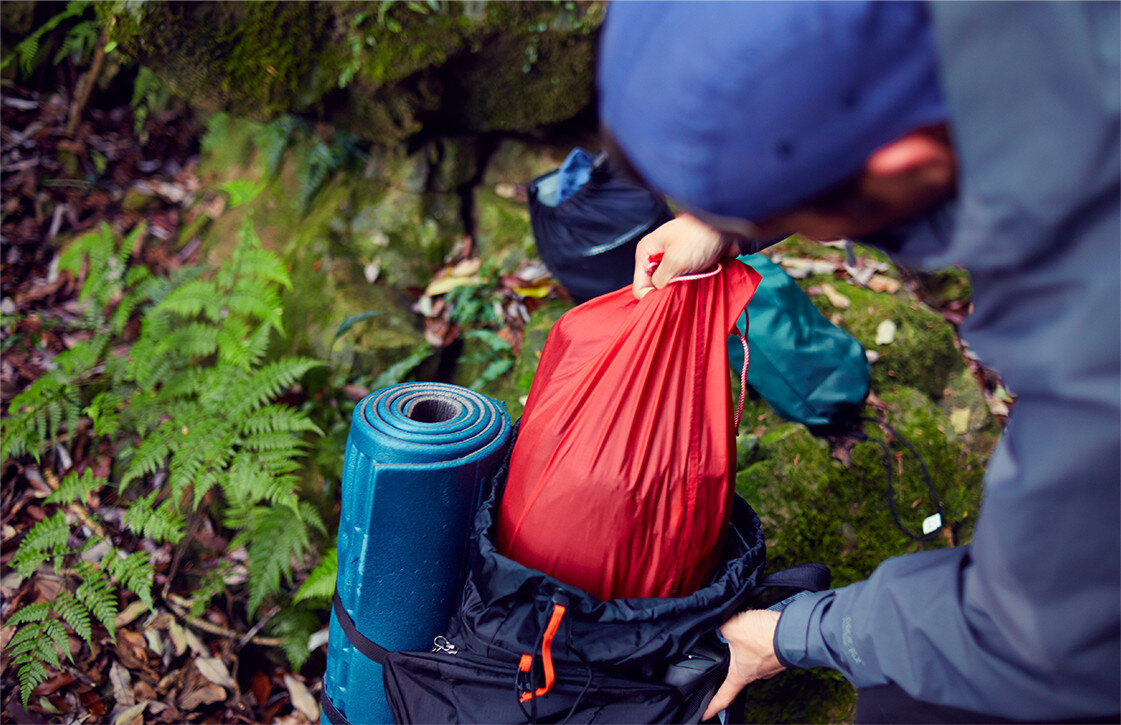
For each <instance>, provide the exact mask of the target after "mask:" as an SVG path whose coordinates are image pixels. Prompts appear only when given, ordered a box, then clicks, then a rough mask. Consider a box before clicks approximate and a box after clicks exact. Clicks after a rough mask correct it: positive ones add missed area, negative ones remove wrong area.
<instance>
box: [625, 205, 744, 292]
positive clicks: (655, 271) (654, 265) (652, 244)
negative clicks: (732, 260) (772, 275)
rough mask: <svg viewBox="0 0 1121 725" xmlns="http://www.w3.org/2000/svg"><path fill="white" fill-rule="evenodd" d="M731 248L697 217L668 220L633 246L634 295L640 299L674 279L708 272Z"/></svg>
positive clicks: (724, 239) (729, 244)
mask: <svg viewBox="0 0 1121 725" xmlns="http://www.w3.org/2000/svg"><path fill="white" fill-rule="evenodd" d="M734 246H735V245H734V244H732V243H730V242H729V241H728V238H727V237H726V236H725V235H723V234H722V233H720V232H719V231H717V230H715V229H713V228H712V227H710V226H708V225H706V224H704V223H703V222H701V221H700V220H699V219H697V218H696V217H693V216H690V215H688V214H683V215H681V216H679V217H677V218H676V219H673V220H671V221H668V222H666V223H665V224H663V225H662V226H660V227H658V228H657V229H655V230H654V231H652V232H650V233H649V234H647V235H646V236H645V237H643V238H642V240H641V241H639V243H638V246H637V247H635V265H634V284H633V286H632V291H633V292H634V296H635V297H637V298H638V299H642V298H643V297H644V296H645V295H647V294H648V293H650V292H651V291H653V290H655V289H662V288H663V287H665V286H666V285H667V284H669V283H670V282H671V281H672V280H673V279H674V278H675V277H679V276H681V275H687V274H693V273H695V272H704V271H706V270H708V269H711V268H712V266H713V265H714V264H716V263H717V262H718V261H720V259H721V258H723V257H724V256H725V255H727V254H729V253H730V250H731V249H732V248H733V247H734ZM652 257H653V258H654V259H653V260H652V259H651V258H652Z"/></svg>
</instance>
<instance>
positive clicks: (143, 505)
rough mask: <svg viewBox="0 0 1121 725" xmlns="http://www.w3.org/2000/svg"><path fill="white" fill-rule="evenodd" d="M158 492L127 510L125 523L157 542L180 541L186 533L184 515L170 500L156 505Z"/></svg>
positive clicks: (133, 530) (173, 542) (137, 532)
mask: <svg viewBox="0 0 1121 725" xmlns="http://www.w3.org/2000/svg"><path fill="white" fill-rule="evenodd" d="M155 498H156V494H155V493H151V494H148V495H147V496H145V497H144V498H141V499H139V500H138V501H137V502H136V503H134V504H133V505H132V506H129V508H128V511H127V512H125V525H126V526H127V527H128V528H129V530H130V531H132V532H133V533H134V534H136V535H137V536H141V537H144V538H148V539H151V540H152V541H155V542H157V543H160V542H164V541H166V542H168V543H171V544H177V543H179V540H180V539H182V538H183V536H184V535H185V534H186V527H185V524H184V521H183V517H182V516H181V515H180V514H179V512H178V511H176V510H175V507H174V506H173V505H171V503H170V502H169V501H165V502H163V503H162V504H160V505H159V506H156V505H155Z"/></svg>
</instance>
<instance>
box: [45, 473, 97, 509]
mask: <svg viewBox="0 0 1121 725" xmlns="http://www.w3.org/2000/svg"><path fill="white" fill-rule="evenodd" d="M107 485H109V482H108V481H107V480H105V479H104V478H101V477H100V476H95V475H94V474H93V470H92V469H89V468H87V469H86V470H85V471H84V472H83V473H81V474H80V475H79V474H78V472H77V471H74V472H72V473H70V474H68V475H67V476H66V478H64V479H62V483H60V484H59V486H58V489H56V490H55V491H53V492H52V493H51V494H50V495H49V496H47V498H46V499H44V501H43V503H68V502H70V501H80V502H81V501H85V500H86V497H87V496H89V495H90V494H91V493H93V492H94V491H97V490H100V489H101V488H103V487H104V486H107Z"/></svg>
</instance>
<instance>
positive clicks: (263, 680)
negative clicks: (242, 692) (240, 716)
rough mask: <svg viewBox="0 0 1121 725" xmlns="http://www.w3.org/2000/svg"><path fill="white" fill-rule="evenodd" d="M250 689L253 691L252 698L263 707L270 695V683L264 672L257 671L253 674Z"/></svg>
mask: <svg viewBox="0 0 1121 725" xmlns="http://www.w3.org/2000/svg"><path fill="white" fill-rule="evenodd" d="M250 687H251V689H252V691H253V697H255V698H257V704H258V705H262V706H263V705H264V704H265V703H266V702H268V701H269V695H271V694H272V681H271V680H270V679H269V676H268V675H266V674H265V673H264V672H261V671H260V670H257V671H256V672H254V673H253V681H252V684H251V685H250Z"/></svg>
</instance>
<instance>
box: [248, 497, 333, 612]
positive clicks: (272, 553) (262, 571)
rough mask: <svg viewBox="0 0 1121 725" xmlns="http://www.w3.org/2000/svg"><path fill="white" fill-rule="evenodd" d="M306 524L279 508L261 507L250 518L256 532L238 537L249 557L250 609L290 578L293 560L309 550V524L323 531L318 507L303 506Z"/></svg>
mask: <svg viewBox="0 0 1121 725" xmlns="http://www.w3.org/2000/svg"><path fill="white" fill-rule="evenodd" d="M300 516H301V518H302V519H303V524H304V525H303V526H295V525H293V521H292V512H291V511H289V510H286V509H283V508H279V507H266V506H258V507H256V508H254V509H253V511H252V514H251V516H250V518H249V522H250V525H251V528H252V530H253V531H254V532H256V533H255V535H253V536H252V537H250V536H244V537H242V536H239V537H236V538H235V542H237V543H243V542H244V543H247V544H248V553H249V560H248V562H247V566H248V568H249V611H251V612H253V611H256V610H257V608H258V607H260V606H261V602H263V601H264V599H265V597H267V596H268V595H269V594H271V593H273V592H276V591H278V590H279V589H280V582H281V579H282V578H283V579H286V580H287V579H288V578H290V576H291V574H290V572H291V570H292V564H291V562H292V559H300V558H302V557H303V556H305V555H306V554H307V553H308V549H309V548H310V544H311V541H310V539H309V537H308V526H311V527H314V528H317V529H319V530H320V531H323V530H324V526H323V522H322V520H321V519H320V518H319V515H318V514H317V513H316V512H315V509H313V508H311V507H310V506H309V505H307V504H306V503H305V504H302V505H301V506H300Z"/></svg>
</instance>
